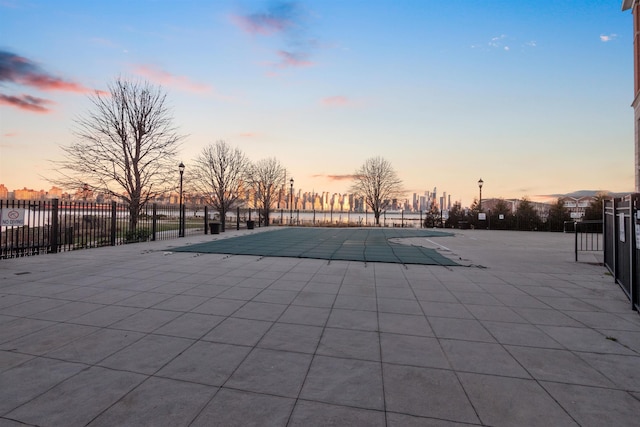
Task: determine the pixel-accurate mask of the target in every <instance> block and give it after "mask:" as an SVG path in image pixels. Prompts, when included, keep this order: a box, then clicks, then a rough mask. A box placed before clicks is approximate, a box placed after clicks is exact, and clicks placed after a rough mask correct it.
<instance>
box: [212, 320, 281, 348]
mask: <svg viewBox="0 0 640 427" xmlns="http://www.w3.org/2000/svg"><path fill="white" fill-rule="evenodd" d="M271 325H272V323H271V322H264V321H262V320H249V319H236V318H233V317H230V318H228V319H226V320H224V321H223V322H222V323H220V324H219V325H218V326H216V327H215V328H213V330H212V331H211V332H209V333H208V334H207V335H205V336H204V337H202V339H203V340H205V341H215V342H220V343H226V344H237V345H249V346H253V345H256V344H257V343H258V341H260V339H261V338H262V336H263V335H264V334H265V333H266V332H267V330H269V328H270V327H271Z"/></svg>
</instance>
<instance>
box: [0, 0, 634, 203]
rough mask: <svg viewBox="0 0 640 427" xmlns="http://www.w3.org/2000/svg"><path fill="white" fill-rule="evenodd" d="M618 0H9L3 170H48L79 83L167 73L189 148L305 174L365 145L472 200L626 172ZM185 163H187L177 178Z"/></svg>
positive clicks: (624, 21) (77, 108)
mask: <svg viewBox="0 0 640 427" xmlns="http://www.w3.org/2000/svg"><path fill="white" fill-rule="evenodd" d="M621 5H622V1H621V0H571V1H570V0H536V1H514V0H484V1H472V0H413V1H410V0H393V1H392V0H388V1H382V0H366V1H365V0H313V1H295V2H277V1H240V0H220V1H204V0H184V1H177V0H173V1H171V0H109V1H87V0H82V1H71V0H56V1H51V0H0V157H1V160H0V184H4V185H6V186H7V187H8V188H9V190H14V189H17V188H22V187H24V186H26V187H28V188H33V189H36V190H39V189H45V190H48V189H49V188H51V183H49V182H47V181H46V180H45V179H44V178H43V177H46V176H47V175H49V174H50V173H51V172H50V171H51V169H52V165H51V164H50V162H49V161H50V160H55V159H57V158H60V156H61V155H62V151H61V149H60V145H62V144H67V143H69V142H70V141H71V140H72V138H73V135H72V128H73V125H74V122H73V120H74V118H77V117H78V116H80V115H83V114H84V113H85V112H86V111H87V109H88V108H89V102H88V98H87V97H88V95H89V94H90V93H91V92H92V91H94V90H105V89H106V88H107V85H108V84H109V83H111V82H112V81H113V80H114V78H116V77H118V76H121V77H125V78H131V79H144V80H148V81H150V82H151V83H154V84H159V85H162V87H163V89H164V90H165V91H166V92H167V93H168V101H169V104H170V105H171V107H172V110H173V115H174V119H175V124H176V125H177V126H178V127H179V130H180V132H181V133H183V134H187V135H188V136H187V137H186V138H185V140H184V142H183V144H182V146H181V150H180V159H181V160H182V161H183V162H184V163H185V165H186V171H185V179H188V174H189V165H190V163H191V164H192V163H193V159H194V158H195V157H196V156H197V154H198V153H199V152H200V151H201V150H202V148H203V147H204V146H206V145H207V144H209V143H212V142H215V141H217V140H225V141H227V142H228V143H229V144H231V145H232V146H237V147H239V148H241V149H242V150H243V151H244V152H245V153H246V154H247V155H248V157H249V158H250V159H251V160H254V161H255V160H259V159H262V158H266V157H276V158H277V159H278V160H280V161H281V163H282V164H283V165H284V166H285V167H286V168H287V169H288V170H289V172H290V173H291V175H292V176H293V178H294V179H295V188H296V189H302V190H303V191H312V190H315V191H330V192H339V193H344V192H347V191H348V189H349V187H350V185H351V181H350V176H351V175H352V174H353V173H354V172H355V170H356V169H357V168H358V167H359V166H360V165H361V164H362V163H363V162H364V161H365V160H366V159H367V158H370V157H374V156H382V157H384V158H386V159H387V160H389V161H390V162H391V163H392V165H393V166H394V168H395V169H396V171H397V172H398V175H399V177H400V178H401V179H402V180H403V182H404V185H405V188H406V190H407V197H410V194H411V193H413V192H418V193H423V192H424V191H425V190H432V189H433V187H438V192H439V193H440V192H441V191H443V190H444V191H447V193H448V194H451V198H452V201H462V204H463V206H468V205H470V204H471V203H472V202H473V199H474V198H477V196H478V185H477V181H478V179H479V178H482V179H483V180H484V183H485V184H484V187H483V198H489V197H504V198H522V197H523V196H528V197H530V198H535V197H536V196H538V195H547V194H555V193H567V192H571V191H575V190H609V191H615V192H631V191H633V174H634V164H633V163H634V162H633V150H634V148H633V147H634V141H633V110H632V108H631V107H630V104H631V102H632V101H633V51H632V46H633V25H632V15H631V13H630V11H626V12H622V11H621ZM177 179H178V171H177V165H176V180H177Z"/></svg>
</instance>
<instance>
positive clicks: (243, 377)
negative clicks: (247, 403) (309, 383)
mask: <svg viewBox="0 0 640 427" xmlns="http://www.w3.org/2000/svg"><path fill="white" fill-rule="evenodd" d="M310 363H311V355H309V354H302V353H292V352H284V351H276V350H268V349H262V348H256V349H254V350H253V351H252V352H251V353H250V354H249V356H248V357H247V358H246V359H245V360H244V362H242V364H241V365H240V366H239V367H238V369H236V371H235V372H234V373H233V375H231V378H229V380H228V381H227V382H226V383H225V387H230V388H235V389H240V390H244V391H253V392H257V393H267V394H271V395H275V396H283V397H293V398H296V397H298V393H299V392H300V389H301V387H302V383H303V381H304V378H305V375H306V373H307V370H308V369H309V364H310Z"/></svg>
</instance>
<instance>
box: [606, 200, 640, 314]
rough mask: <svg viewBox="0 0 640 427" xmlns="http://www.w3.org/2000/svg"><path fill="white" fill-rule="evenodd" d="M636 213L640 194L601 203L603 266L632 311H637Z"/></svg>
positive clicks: (639, 255)
mask: <svg viewBox="0 0 640 427" xmlns="http://www.w3.org/2000/svg"><path fill="white" fill-rule="evenodd" d="M639 212H640V194H630V195H628V196H626V197H622V198H615V199H606V200H605V201H604V207H603V216H604V240H605V244H604V262H605V265H606V267H607V269H608V270H609V271H610V272H611V274H612V275H613V277H614V280H615V281H616V283H618V284H619V285H620V287H621V288H622V290H623V291H624V292H625V294H627V296H628V297H629V300H630V301H631V307H632V308H633V309H635V310H638V309H640V248H639V246H640V245H638V240H640V213H639Z"/></svg>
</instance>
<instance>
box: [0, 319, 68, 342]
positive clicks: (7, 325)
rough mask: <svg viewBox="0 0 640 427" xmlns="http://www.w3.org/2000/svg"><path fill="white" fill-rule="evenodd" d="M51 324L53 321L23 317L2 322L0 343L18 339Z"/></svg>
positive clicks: (53, 323)
mask: <svg viewBox="0 0 640 427" xmlns="http://www.w3.org/2000/svg"><path fill="white" fill-rule="evenodd" d="M53 325H55V322H49V321H47V320H36V319H24V318H15V320H11V321H7V322H3V323H2V328H0V343H4V342H7V341H11V340H14V339H18V338H20V337H23V336H25V335H29V334H31V333H33V332H36V331H39V330H41V329H44V328H48V327H50V326H53Z"/></svg>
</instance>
